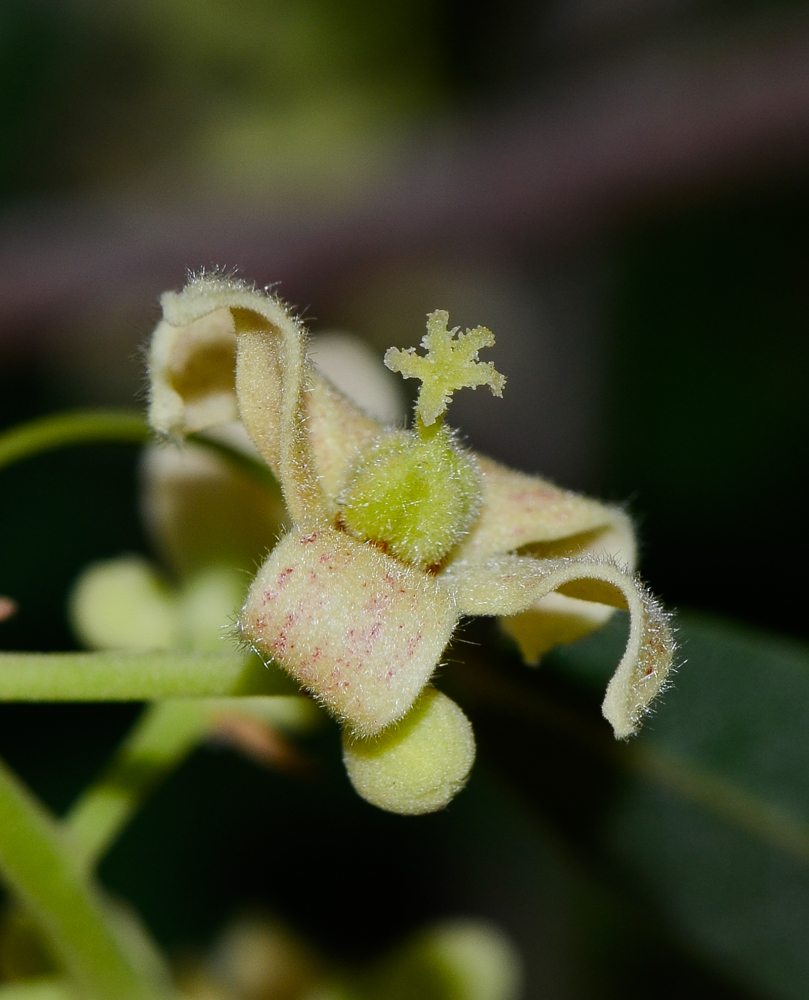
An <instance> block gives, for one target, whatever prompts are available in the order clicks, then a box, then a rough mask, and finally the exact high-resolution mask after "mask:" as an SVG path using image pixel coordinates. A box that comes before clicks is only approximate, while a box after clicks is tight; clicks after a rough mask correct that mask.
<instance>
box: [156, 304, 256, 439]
mask: <svg viewBox="0 0 809 1000" xmlns="http://www.w3.org/2000/svg"><path fill="white" fill-rule="evenodd" d="M235 370H236V333H235V330H234V326H233V317H232V316H231V314H230V310H228V309H222V308H212V309H209V310H208V312H207V313H205V314H204V315H202V316H200V317H198V318H196V319H193V320H191V321H189V322H187V323H181V324H173V323H171V322H169V321H168V320H166V319H163V320H161V321H160V322H159V323H158V324H157V327H156V328H155V330H154V333H153V334H152V340H151V344H150V346H149V376H150V383H151V384H150V399H149V422H150V423H151V425H152V427H154V428H155V430H157V431H160V432H161V433H163V434H168V435H171V436H172V437H175V438H179V437H185V436H186V435H187V434H192V433H193V432H194V431H201V430H205V428H207V427H212V426H214V425H215V424H220V423H224V422H225V421H228V420H235V419H236V417H237V416H238V412H239V411H238V405H237V403H236V387H235V382H234V372H235Z"/></svg>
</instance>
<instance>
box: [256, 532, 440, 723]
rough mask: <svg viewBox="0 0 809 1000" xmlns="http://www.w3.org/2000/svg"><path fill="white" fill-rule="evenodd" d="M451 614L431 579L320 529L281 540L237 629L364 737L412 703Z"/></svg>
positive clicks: (367, 546)
mask: <svg viewBox="0 0 809 1000" xmlns="http://www.w3.org/2000/svg"><path fill="white" fill-rule="evenodd" d="M457 620H458V614H457V611H456V608H455V601H454V598H453V596H452V593H451V591H450V590H449V589H447V588H445V587H444V586H443V585H442V583H441V581H440V580H439V579H438V578H436V577H434V576H431V575H430V574H429V573H425V572H423V571H422V570H420V569H417V568H416V567H414V566H410V565H406V564H405V563H402V562H399V561H398V560H395V559H391V558H390V557H389V556H387V555H385V554H384V553H383V552H381V551H380V550H379V549H377V548H375V547H374V546H373V545H370V544H363V543H360V542H357V541H355V540H354V539H352V538H351V537H349V536H348V535H346V534H344V533H343V532H340V531H335V530H333V529H331V528H324V529H321V530H318V531H314V532H310V533H308V534H306V533H304V532H302V531H293V532H290V534H288V535H286V536H285V537H284V538H283V539H282V540H281V542H279V544H278V545H277V546H276V548H275V549H274V550H273V551H272V553H271V554H270V556H269V557H268V559H267V561H266V562H265V563H264V565H263V566H262V568H261V569H260V570H259V573H258V576H257V577H256V579H255V581H254V582H253V584H252V586H251V588H250V591H249V593H248V595H247V601H246V602H245V606H244V608H243V609H242V613H241V616H240V626H241V630H242V633H243V634H244V636H245V637H246V638H247V639H248V640H249V641H250V642H251V643H252V644H253V645H254V646H255V647H256V649H257V650H258V651H259V652H263V653H264V654H267V655H269V656H271V657H272V658H273V659H275V660H276V661H277V662H278V663H280V664H281V666H283V667H284V668H285V669H286V670H287V671H288V672H289V673H290V674H292V676H293V677H294V678H295V679H296V680H297V681H298V682H299V683H300V684H302V685H303V686H304V687H305V688H307V690H309V691H311V692H312V693H313V694H314V695H315V697H316V698H317V699H318V701H320V702H321V703H322V704H324V705H325V706H327V707H328V708H329V709H330V710H331V711H332V712H333V713H334V714H335V715H336V716H337V717H338V718H340V719H342V720H343V721H345V722H347V723H348V724H349V726H350V727H351V728H352V730H353V731H354V732H356V733H357V734H359V735H362V736H371V735H373V734H374V733H377V732H379V731H380V730H382V729H384V728H385V727H386V726H388V725H390V724H391V723H393V722H396V721H397V720H398V719H401V718H402V717H403V716H404V715H405V714H406V713H407V711H408V710H409V709H410V707H411V706H412V704H413V702H414V701H415V699H416V698H417V697H418V694H419V692H420V691H421V690H422V688H423V687H424V685H425V684H426V683H427V681H428V680H429V679H430V676H431V675H432V673H433V671H434V669H435V667H436V665H437V663H438V660H439V658H440V656H441V653H442V652H443V650H444V647H445V646H446V644H447V642H448V641H449V639H450V636H451V635H452V632H453V629H454V628H455V624H456V622H457Z"/></svg>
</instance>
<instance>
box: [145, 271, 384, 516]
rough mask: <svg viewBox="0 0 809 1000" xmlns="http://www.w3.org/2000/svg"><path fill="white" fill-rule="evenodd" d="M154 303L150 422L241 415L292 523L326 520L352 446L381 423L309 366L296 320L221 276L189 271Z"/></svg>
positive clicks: (160, 425)
mask: <svg viewBox="0 0 809 1000" xmlns="http://www.w3.org/2000/svg"><path fill="white" fill-rule="evenodd" d="M161 304H162V306H163V315H164V318H163V320H162V321H161V322H160V323H159V324H158V326H157V328H156V330H155V332H154V334H153V337H152V344H151V348H150V351H149V372H150V378H151V403H150V409H149V419H150V421H151V424H152V426H153V427H154V428H155V429H156V430H158V431H161V432H162V433H165V434H169V435H172V436H174V437H182V436H185V435H186V434H189V433H191V432H193V431H199V430H204V429H206V428H207V427H211V426H213V425H214V424H218V423H222V422H224V421H228V420H232V419H234V418H235V417H236V416H237V415H240V416H241V419H242V421H243V423H244V425H245V427H246V428H247V431H248V433H249V434H250V437H251V438H252V440H253V442H254V443H255V445H256V447H257V448H258V450H259V452H260V453H261V455H262V456H263V458H264V459H265V460H266V461H267V463H268V464H269V465H270V467H271V468H272V469H273V471H274V472H275V474H276V476H277V477H278V480H279V482H280V483H281V485H282V487H283V490H284V495H285V497H286V501H287V505H288V507H289V510H290V514H291V515H292V517H293V520H295V522H296V523H298V524H300V525H305V526H307V527H312V526H317V525H318V524H322V523H324V522H325V521H327V520H329V519H330V518H331V517H332V516H333V515H334V512H335V510H334V504H333V498H334V497H335V496H336V494H337V493H338V492H339V491H340V489H342V487H343V485H344V483H345V479H346V477H347V475H348V472H349V471H350V467H351V466H352V465H353V463H354V462H355V460H356V456H357V454H358V452H359V451H360V450H361V449H362V448H363V447H364V446H365V445H367V444H368V443H369V442H370V441H372V440H373V439H374V437H376V435H377V434H378V433H379V431H380V429H381V428H380V427H379V425H378V424H377V423H376V421H374V420H372V419H371V418H369V417H366V416H365V415H364V414H363V413H362V412H361V411H360V410H359V409H358V408H357V407H356V406H354V405H353V404H352V403H351V402H350V401H349V400H348V399H346V397H345V396H343V395H342V394H341V393H339V392H338V391H337V390H336V389H335V388H334V387H333V386H331V385H330V383H329V382H328V381H327V380H326V379H324V378H323V377H322V376H321V375H319V374H318V373H317V372H316V371H315V369H314V367H313V366H312V364H311V363H310V362H309V361H308V360H307V358H306V353H305V347H306V333H305V330H304V327H303V324H302V323H301V322H300V320H298V319H297V317H295V316H294V314H293V313H292V312H291V310H290V309H289V308H288V307H287V306H286V305H284V303H282V302H281V301H280V300H279V299H277V298H275V297H274V296H271V295H269V294H266V293H264V292H261V291H257V290H256V289H254V288H251V287H250V286H248V285H245V284H244V283H242V282H240V281H237V280H235V279H233V278H227V277H224V276H221V275H202V276H200V277H198V278H193V279H192V280H191V281H190V282H189V284H188V285H187V286H186V287H185V288H184V289H183V291H182V292H179V293H176V292H167V293H166V294H165V295H163V297H162V299H161ZM234 371H235V375H234ZM237 405H238V410H237Z"/></svg>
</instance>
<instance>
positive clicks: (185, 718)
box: [0, 699, 219, 1000]
mask: <svg viewBox="0 0 809 1000" xmlns="http://www.w3.org/2000/svg"><path fill="white" fill-rule="evenodd" d="M218 704H219V702H216V701H214V702H210V701H207V700H197V699H187V700H179V701H163V702H156V703H155V704H153V705H149V706H148V707H147V708H146V709H144V711H143V714H142V715H141V716H140V718H139V719H138V721H137V722H136V723H135V726H134V727H133V729H132V731H131V732H130V733H129V735H128V736H127V738H126V739H125V741H124V743H123V744H122V745H121V747H120V749H119V750H118V752H117V754H116V755H115V757H114V758H113V760H112V761H111V762H110V764H109V766H108V767H107V768H106V770H105V771H104V772H103V774H102V775H101V777H100V778H99V780H98V781H97V782H96V783H95V784H94V785H92V786H91V787H90V788H88V789H87V790H86V791H85V792H84V794H83V795H82V796H81V798H79V800H78V801H77V802H76V803H75V805H74V806H73V808H72V809H71V810H70V812H69V813H68V815H67V817H66V818H65V822H66V824H67V827H68V829H69V831H70V835H71V838H72V840H73V842H74V843H75V845H76V848H77V850H78V859H79V862H80V863H81V864H82V865H84V866H85V867H86V868H88V869H90V868H92V867H94V866H95V864H96V862H97V861H98V860H99V859H100V858H101V856H102V855H103V854H104V852H105V851H106V850H107V848H108V847H109V846H110V845H111V844H112V842H113V841H114V840H115V838H116V837H117V835H118V834H119V833H120V831H121V830H122V829H123V827H124V826H125V825H126V824H127V822H128V821H129V819H130V818H131V816H132V815H133V814H134V812H135V811H136V809H137V808H138V806H140V804H141V803H142V802H143V800H144V799H145V798H146V796H147V795H149V793H150V792H151V791H152V790H153V789H154V788H155V786H156V785H158V784H159V783H160V781H162V780H163V779H164V778H165V777H166V776H167V775H168V774H169V772H170V771H172V770H173V769H174V768H175V767H177V766H178V765H179V764H180V762H181V761H182V760H183V758H184V757H186V755H187V754H189V753H190V752H191V750H193V748H194V747H195V746H196V744H197V743H198V742H199V740H200V739H201V738H202V737H203V736H204V735H205V733H206V732H207V730H208V727H209V724H210V721H211V715H212V712H213V710H214V706H215V705H218ZM0 1000H1V997H0Z"/></svg>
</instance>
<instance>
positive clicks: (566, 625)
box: [500, 593, 615, 666]
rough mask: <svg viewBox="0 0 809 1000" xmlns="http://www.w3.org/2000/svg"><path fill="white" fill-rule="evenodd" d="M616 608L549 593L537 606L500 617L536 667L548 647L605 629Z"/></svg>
mask: <svg viewBox="0 0 809 1000" xmlns="http://www.w3.org/2000/svg"><path fill="white" fill-rule="evenodd" d="M614 611H615V608H610V607H608V606H607V605H606V604H597V603H596V602H595V601H581V600H579V598H577V597H566V596H565V595H564V594H557V593H553V594H547V595H546V596H545V597H543V598H542V599H541V600H539V601H537V602H536V604H535V605H534V607H533V608H529V610H528V611H521V612H520V613H519V614H516V615H507V616H504V617H502V618H501V619H500V627H501V628H502V629H503V630H504V631H505V632H507V633H508V634H509V635H510V636H511V637H512V638H513V639H514V640H515V642H516V643H517V645H518V646H519V647H520V652H521V653H522V658H523V660H525V662H526V663H527V664H529V665H530V666H536V665H537V664H538V663H539V661H540V660H541V659H542V657H543V656H544V655H545V653H547V652H548V650H550V649H553V647H554V646H561V645H565V644H566V643H569V642H575V641H576V640H577V639H582V638H584V636H586V635H589V634H590V633H591V632H594V631H595V630H596V629H598V628H601V626H602V625H604V624H606V622H608V621H609V619H610V618H611V617H612V615H613V612H614Z"/></svg>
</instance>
